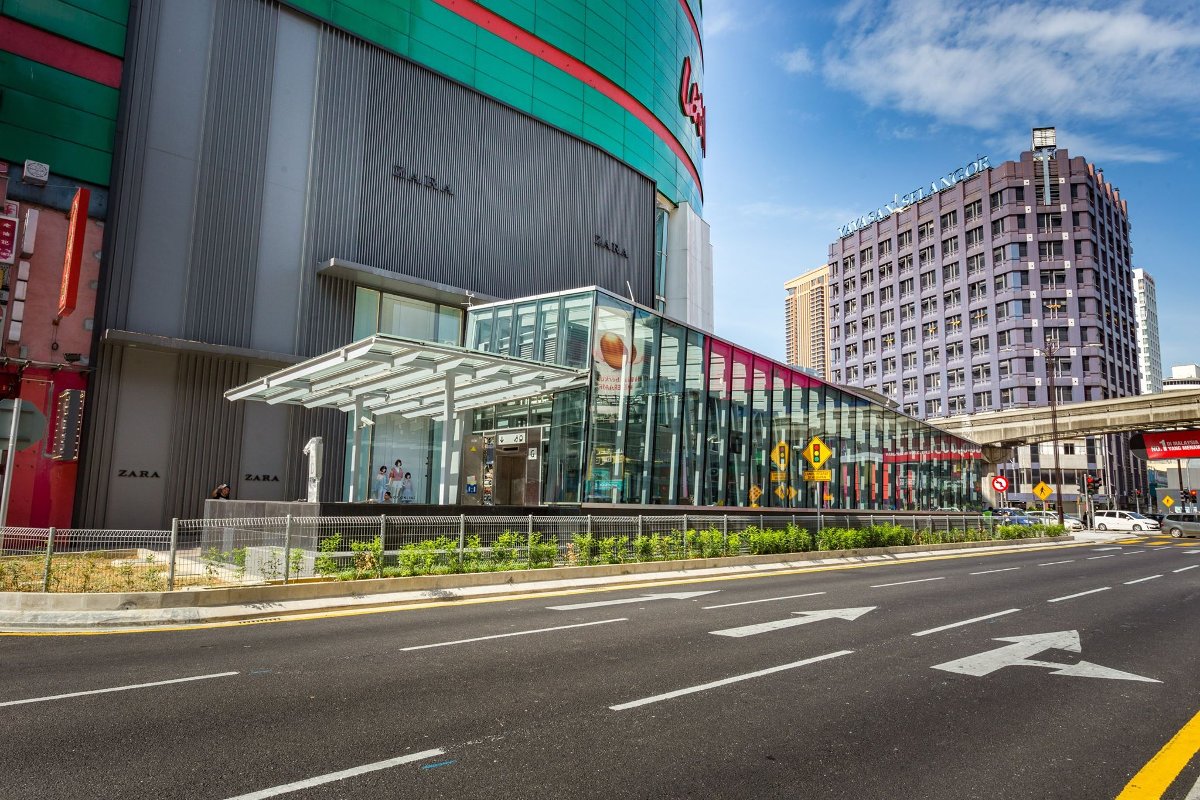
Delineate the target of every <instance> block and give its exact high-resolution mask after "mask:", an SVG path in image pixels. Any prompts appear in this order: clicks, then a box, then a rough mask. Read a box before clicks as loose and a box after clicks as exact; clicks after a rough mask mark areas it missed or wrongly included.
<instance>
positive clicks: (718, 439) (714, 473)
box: [702, 339, 732, 506]
mask: <svg viewBox="0 0 1200 800" xmlns="http://www.w3.org/2000/svg"><path fill="white" fill-rule="evenodd" d="M731 351H732V348H730V347H729V345H727V344H724V343H723V342H717V341H713V340H712V339H709V353H708V397H707V400H706V408H705V412H704V417H705V421H706V425H707V433H706V435H705V445H704V447H705V456H704V458H705V465H706V466H705V469H706V474H705V481H704V497H703V498H702V502H703V503H704V504H706V505H718V506H719V505H725V473H726V470H727V469H728V454H729V376H730V371H731V369H732V360H731V354H732V352H731Z"/></svg>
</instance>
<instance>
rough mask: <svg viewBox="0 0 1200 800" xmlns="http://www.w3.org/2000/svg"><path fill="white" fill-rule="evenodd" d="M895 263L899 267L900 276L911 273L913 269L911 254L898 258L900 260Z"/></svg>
mask: <svg viewBox="0 0 1200 800" xmlns="http://www.w3.org/2000/svg"><path fill="white" fill-rule="evenodd" d="M897 263H898V264H899V265H900V274H901V275H903V274H904V273H906V272H912V268H913V259H912V253H909V254H908V255H906V256H900V258H899V259H898V260H897Z"/></svg>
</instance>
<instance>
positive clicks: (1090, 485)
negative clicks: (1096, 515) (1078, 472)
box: [1084, 475, 1100, 497]
mask: <svg viewBox="0 0 1200 800" xmlns="http://www.w3.org/2000/svg"><path fill="white" fill-rule="evenodd" d="M1099 488H1100V481H1099V480H1098V479H1097V478H1096V476H1095V475H1088V476H1087V485H1086V486H1085V487H1084V489H1085V491H1086V492H1087V494H1088V496H1089V497H1090V496H1091V495H1094V494H1095V493H1096V492H1097V491H1099Z"/></svg>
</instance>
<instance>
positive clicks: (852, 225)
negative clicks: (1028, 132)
mask: <svg viewBox="0 0 1200 800" xmlns="http://www.w3.org/2000/svg"><path fill="white" fill-rule="evenodd" d="M991 168H992V165H991V164H989V163H988V157H987V156H980V157H979V158H977V159H975V160H974V161H972V162H971V163H969V164H967V165H966V166H964V167H959V168H958V169H956V170H954V171H953V172H950V173H947V174H946V175H945V177H941V178H937V179H936V180H932V181H930V182H929V183H928V184H924V185H921V186H918V187H917V188H916V189H913V190H912V191H911V192H908V193H907V194H903V195H901V194H896V195H893V196H892V199H891V201H890V202H887V203H884V204H883V205H882V206H880V207H879V208H877V209H875V210H874V211H871V212H870V213H867V214H864V215H863V216H861V217H859V218H857V219H852V220H850V221H849V222H847V223H846V224H845V225H843V226H841V227H840V228H838V233H839V235H841V236H849V235H850V234H852V233H854V232H855V231H857V230H859V229H861V228H865V227H867V226H868V225H870V224H872V223H875V222H881V221H883V220H885V219H887V218H888V217H890V216H891V215H892V214H894V213H895V212H897V211H900V210H902V209H905V208H908V207H909V206H911V205H912V204H913V203H919V202H921V201H922V200H924V199H926V198H928V197H933V196H934V195H935V194H937V193H938V192H943V191H945V190H946V189H949V188H950V187H951V186H954V185H955V184H957V183H961V182H962V181H965V180H966V179H967V178H970V177H972V176H973V175H978V174H979V173H981V172H983V171H984V170H987V169H991Z"/></svg>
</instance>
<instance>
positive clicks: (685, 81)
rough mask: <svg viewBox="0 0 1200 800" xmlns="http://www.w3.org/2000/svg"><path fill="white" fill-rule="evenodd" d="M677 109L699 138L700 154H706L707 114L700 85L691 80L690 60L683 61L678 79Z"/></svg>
mask: <svg viewBox="0 0 1200 800" xmlns="http://www.w3.org/2000/svg"><path fill="white" fill-rule="evenodd" d="M679 107H680V109H682V111H683V115H684V116H685V117H687V118H688V119H689V120H691V122H692V125H693V127H695V129H696V135H697V136H699V137H700V152H702V153H707V152H708V135H707V133H708V125H707V124H706V121H705V117H706V116H707V114H708V112H707V110H706V109H705V108H704V95H703V94H701V92H700V85H699V84H697V83H696V82H695V81H693V80H692V59H691V58H690V57H689V58H685V59H683V74H682V75H680V77H679Z"/></svg>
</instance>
